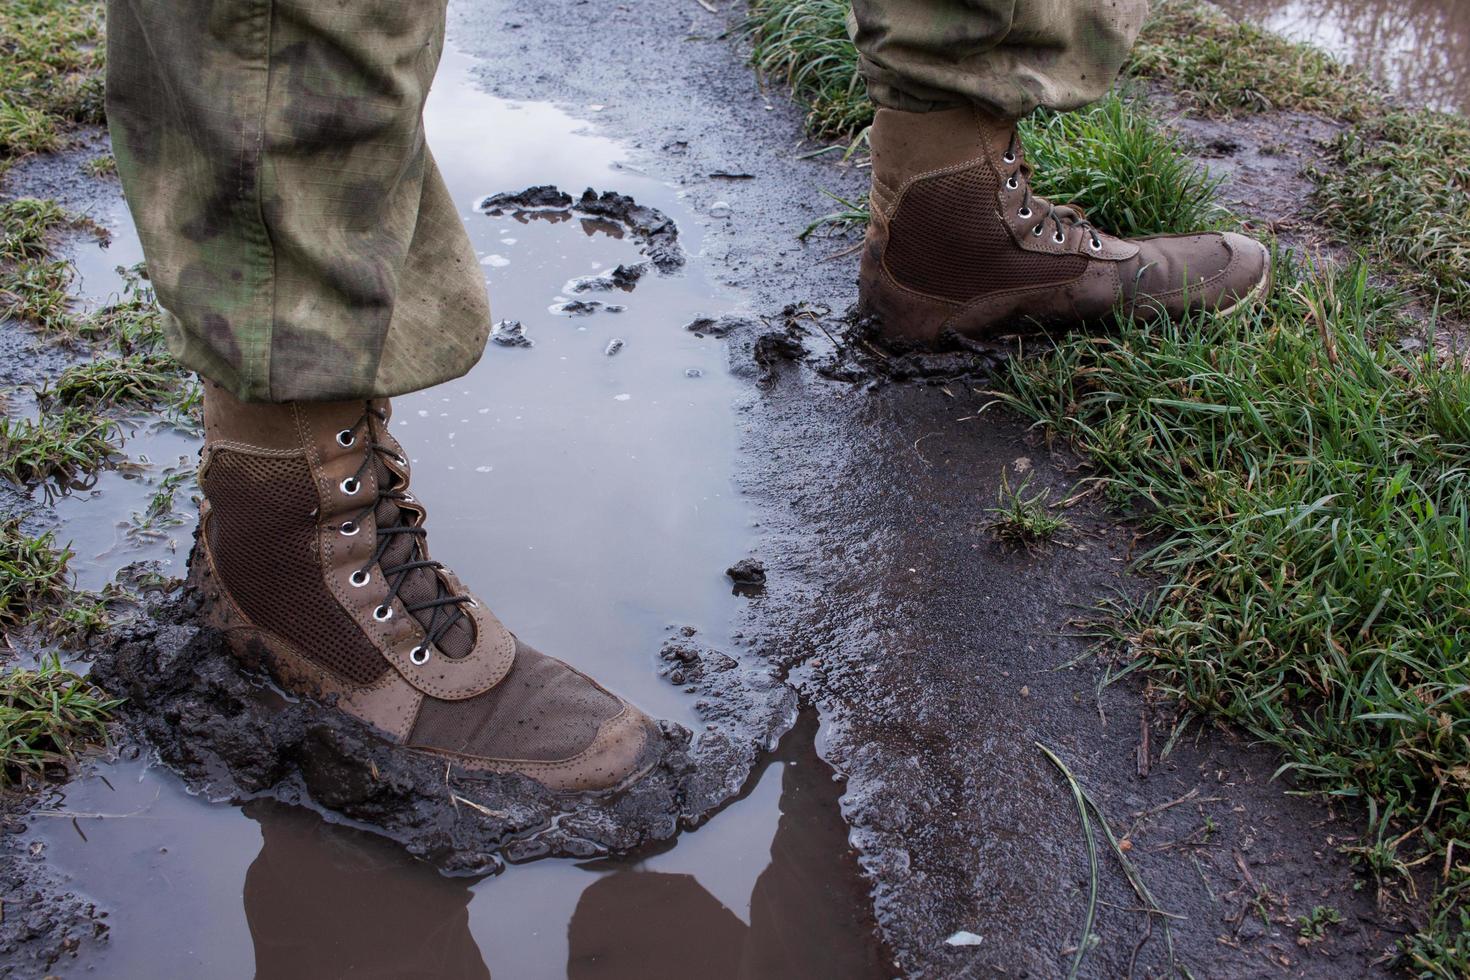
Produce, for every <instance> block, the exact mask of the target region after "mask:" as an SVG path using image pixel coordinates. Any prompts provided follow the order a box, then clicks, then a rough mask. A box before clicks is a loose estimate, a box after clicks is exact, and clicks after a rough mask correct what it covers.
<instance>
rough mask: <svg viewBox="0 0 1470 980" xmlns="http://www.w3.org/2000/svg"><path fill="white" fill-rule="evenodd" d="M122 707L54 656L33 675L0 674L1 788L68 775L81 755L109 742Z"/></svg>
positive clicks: (20, 672) (24, 672) (27, 671)
mask: <svg viewBox="0 0 1470 980" xmlns="http://www.w3.org/2000/svg"><path fill="white" fill-rule="evenodd" d="M121 703H122V702H121V701H119V700H116V699H112V698H109V697H107V695H106V694H104V693H103V692H102V691H100V690H98V689H97V688H96V687H95V686H93V685H92V684H91V683H90V682H88V681H87V680H86V679H85V678H83V677H79V676H77V675H76V674H75V673H73V672H72V671H70V670H67V669H66V668H64V667H62V666H61V662H60V659H59V658H58V657H56V656H55V655H54V654H53V655H52V656H50V657H47V658H45V659H43V660H42V661H41V663H40V664H39V665H38V666H37V667H36V668H35V669H33V670H32V669H15V670H9V671H6V672H5V673H3V674H0V788H11V787H16V786H30V785H33V784H34V783H35V782H36V781H38V780H41V779H45V778H48V777H52V776H56V775H60V774H64V773H65V772H66V771H67V769H69V768H70V766H71V764H72V763H73V762H74V761H75V759H76V757H77V754H78V753H79V752H80V751H82V750H83V749H85V748H87V747H90V746H101V745H105V744H106V743H107V722H108V720H109V719H110V718H111V716H112V712H113V709H115V708H116V707H117V706H118V705H119V704H121Z"/></svg>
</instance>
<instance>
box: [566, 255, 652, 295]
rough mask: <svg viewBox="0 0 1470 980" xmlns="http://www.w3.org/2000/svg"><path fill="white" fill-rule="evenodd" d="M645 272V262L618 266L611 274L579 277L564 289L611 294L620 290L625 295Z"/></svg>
mask: <svg viewBox="0 0 1470 980" xmlns="http://www.w3.org/2000/svg"><path fill="white" fill-rule="evenodd" d="M647 272H648V263H647V262H639V263H636V264H635V265H619V266H617V267H616V268H614V269H613V270H612V271H611V272H604V273H601V274H599V275H595V276H580V277H578V278H576V279H573V280H571V281H570V282H568V283H567V284H566V286H565V287H564V288H565V291H566V292H569V293H593V292H611V291H612V290H614V289H621V290H622V291H623V292H625V293H626V292H632V290H633V287H634V286H636V285H638V280H640V279H642V278H643V276H644V274H645V273H647Z"/></svg>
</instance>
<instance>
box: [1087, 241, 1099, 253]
mask: <svg viewBox="0 0 1470 980" xmlns="http://www.w3.org/2000/svg"><path fill="white" fill-rule="evenodd" d="M1089 244H1091V245H1092V250H1093V251H1094V252H1101V251H1102V239H1100V238H1094V239H1093V240H1092V241H1091V242H1090V243H1089Z"/></svg>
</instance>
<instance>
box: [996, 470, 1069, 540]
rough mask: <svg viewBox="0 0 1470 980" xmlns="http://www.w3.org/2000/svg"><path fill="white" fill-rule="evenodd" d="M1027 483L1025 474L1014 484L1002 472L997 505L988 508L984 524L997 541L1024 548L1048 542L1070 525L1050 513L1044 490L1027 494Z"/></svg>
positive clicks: (1063, 519)
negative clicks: (989, 520)
mask: <svg viewBox="0 0 1470 980" xmlns="http://www.w3.org/2000/svg"><path fill="white" fill-rule="evenodd" d="M1030 484H1031V477H1030V475H1029V474H1028V475H1027V476H1026V477H1024V478H1023V479H1022V480H1021V482H1020V483H1019V484H1018V485H1016V486H1014V487H1013V486H1011V483H1010V478H1009V477H1008V476H1007V475H1006V474H1004V473H1002V474H1001V480H1000V490H999V492H998V493H997V499H996V506H995V507H992V508H990V513H991V515H992V516H993V519H992V520H991V522H990V523H989V524H988V525H987V529H988V530H989V531H990V533H991V534H993V535H995V538H996V540H998V541H1000V542H1001V543H1003V544H1007V545H1010V546H1011V547H1013V548H1020V549H1024V550H1027V551H1030V550H1033V549H1036V548H1039V547H1041V546H1042V545H1045V544H1047V543H1049V542H1050V541H1051V540H1052V539H1053V538H1055V537H1056V536H1057V535H1058V534H1060V533H1061V532H1063V531H1065V530H1067V529H1068V528H1070V527H1071V523H1070V522H1069V521H1068V520H1067V518H1066V517H1064V516H1062V515H1061V514H1053V513H1052V511H1051V504H1050V502H1049V500H1048V497H1049V495H1048V494H1047V492H1046V491H1045V490H1038V491H1036V492H1035V493H1033V494H1030V495H1028V494H1027V493H1026V490H1027V488H1028V487H1029V486H1030Z"/></svg>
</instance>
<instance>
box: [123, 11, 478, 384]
mask: <svg viewBox="0 0 1470 980" xmlns="http://www.w3.org/2000/svg"><path fill="white" fill-rule="evenodd" d="M107 35H108V78H107V85H108V92H107V95H108V99H107V114H108V121H109V123H110V125H111V129H112V136H113V147H114V150H115V153H116V156H117V161H118V172H119V174H120V175H121V177H122V179H123V185H124V187H125V188H126V191H127V196H128V201H129V204H130V205H131V207H132V211H133V217H134V220H135V221H136V223H137V226H138V231H139V234H140V235H141V237H142V240H143V246H144V250H145V252H146V254H147V256H148V269H149V275H150V276H151V277H152V280H153V284H154V287H155V288H156V290H157V293H158V296H159V299H160V301H161V302H162V304H163V306H164V308H165V309H166V310H167V311H168V314H169V315H168V323H169V340H170V346H171V347H172V348H173V350H174V353H175V354H176V355H177V356H178V358H179V359H180V360H181V361H182V362H183V363H184V365H185V366H186V367H189V368H191V369H193V370H195V371H198V372H199V373H200V374H202V375H204V376H206V377H209V378H214V379H216V380H218V381H219V382H220V383H221V384H223V385H224V386H225V387H227V388H229V389H230V390H231V391H233V392H234V393H235V394H236V395H238V396H240V397H241V398H243V399H245V400H247V401H289V400H292V399H308V400H320V399H342V398H370V397H386V396H388V395H395V394H401V393H403V392H407V391H414V390H417V389H420V388H426V387H429V386H430V385H434V384H438V383H439V382H441V381H447V380H449V379H451V378H455V377H458V376H459V375H461V374H463V373H464V372H466V371H468V370H469V369H470V368H471V367H472V366H473V365H474V363H475V361H476V360H478V358H479V356H480V353H481V352H482V351H483V349H484V345H485V341H486V338H487V337H488V334H489V319H490V314H489V309H488V305H487V303H486V300H485V283H484V280H483V278H482V277H481V272H480V268H479V266H478V265H477V264H476V262H475V258H474V252H473V250H472V249H471V248H470V244H469V239H468V238H467V236H466V235H465V232H464V228H463V226H462V225H461V224H460V221H459V216H458V214H457V213H456V211H455V209H454V204H453V201H451V200H450V197H449V193H448V191H447V190H446V189H445V187H444V182H443V180H441V179H440V177H439V172H438V170H437V169H436V167H435V166H434V159H433V157H432V156H431V155H430V153H429V151H428V148H427V147H426V146H425V143H424V132H423V120H422V115H421V114H422V110H423V104H424V100H425V98H426V97H427V96H428V93H429V84H430V82H432V81H433V78H434V71H435V68H436V67H437V66H438V63H439V54H440V50H441V49H442V47H443V37H444V3H443V0H437V2H436V0H424V2H401V0H352V2H350V3H339V4H319V3H310V2H306V0H225V2H218V3H213V4H205V5H198V4H188V3H183V2H181V0H113V2H112V3H111V4H110V6H109V9H108V16H107Z"/></svg>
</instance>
